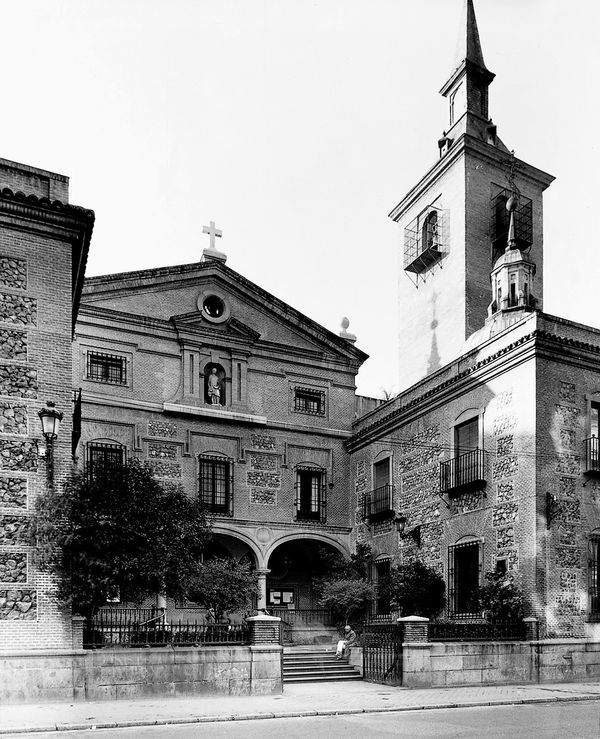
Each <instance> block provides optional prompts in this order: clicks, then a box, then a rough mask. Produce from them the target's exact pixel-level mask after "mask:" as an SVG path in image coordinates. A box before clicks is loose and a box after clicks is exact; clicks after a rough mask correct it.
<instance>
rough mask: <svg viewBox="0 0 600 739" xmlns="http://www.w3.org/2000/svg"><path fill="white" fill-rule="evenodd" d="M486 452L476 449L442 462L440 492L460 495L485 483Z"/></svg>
mask: <svg viewBox="0 0 600 739" xmlns="http://www.w3.org/2000/svg"><path fill="white" fill-rule="evenodd" d="M485 482H486V481H485V452H484V451H483V449H474V450H473V451H471V452H466V453H465V454H461V455H459V456H458V457H454V459H449V460H448V461H447V462H440V493H448V494H449V495H460V494H461V493H465V492H467V491H469V490H474V489H476V488H480V487H482V486H484V485H485Z"/></svg>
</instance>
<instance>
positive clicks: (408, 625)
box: [398, 616, 429, 642]
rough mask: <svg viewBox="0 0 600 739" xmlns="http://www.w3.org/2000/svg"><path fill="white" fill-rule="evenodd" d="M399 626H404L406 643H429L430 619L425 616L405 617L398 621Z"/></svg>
mask: <svg viewBox="0 0 600 739" xmlns="http://www.w3.org/2000/svg"><path fill="white" fill-rule="evenodd" d="M398 623H399V624H404V641H405V642H428V641H429V619H428V618H425V617H424V616H404V617H401V618H399V619H398Z"/></svg>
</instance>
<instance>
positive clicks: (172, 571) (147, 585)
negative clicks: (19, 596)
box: [31, 459, 210, 622]
mask: <svg viewBox="0 0 600 739" xmlns="http://www.w3.org/2000/svg"><path fill="white" fill-rule="evenodd" d="M31 536H32V542H31V543H32V545H33V546H34V547H35V549H34V552H35V557H36V561H37V564H38V567H39V568H40V569H42V570H43V571H48V572H52V573H54V574H55V575H57V576H58V583H59V585H58V597H59V600H60V601H61V602H62V603H64V604H65V605H70V606H71V607H72V609H73V611H74V612H75V613H80V614H82V615H84V616H86V618H87V619H88V622H91V619H92V618H93V616H94V614H95V613H96V612H97V611H98V609H99V608H101V607H102V606H103V605H105V604H106V603H107V600H108V598H109V597H110V596H111V595H112V594H114V593H121V595H122V596H126V597H127V599H128V600H131V601H134V602H137V601H140V600H141V599H142V598H144V597H145V596H148V595H150V594H152V593H156V592H166V593H167V594H169V595H182V594H183V593H184V592H185V588H186V584H187V581H188V580H189V579H190V578H191V577H192V575H193V573H194V572H195V571H196V568H197V565H198V562H199V561H200V559H201V555H202V551H203V549H204V546H205V544H206V543H207V541H208V538H209V537H210V525H209V522H208V520H207V517H206V514H205V511H204V508H203V507H202V505H201V504H200V503H199V502H198V501H196V500H192V499H191V498H188V497H187V496H186V495H185V493H184V492H183V490H181V489H180V488H178V487H169V488H163V487H162V486H161V485H160V483H159V482H158V481H157V480H156V479H155V478H154V476H153V473H152V470H151V468H150V467H149V466H148V465H147V464H145V463H143V462H140V461H139V460H137V459H132V460H129V461H127V462H126V463H124V464H110V465H101V466H96V467H95V468H94V474H93V475H89V474H88V475H86V474H84V473H77V474H75V475H73V476H71V477H70V478H69V479H68V480H67V481H66V483H65V485H64V486H63V489H62V490H61V491H58V490H56V489H50V490H48V491H47V492H46V493H44V494H43V495H42V496H40V498H38V501H37V504H36V511H35V513H34V516H33V517H32V528H31Z"/></svg>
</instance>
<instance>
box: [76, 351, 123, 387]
mask: <svg viewBox="0 0 600 739" xmlns="http://www.w3.org/2000/svg"><path fill="white" fill-rule="evenodd" d="M86 378H87V379H88V380H96V381H97V382H107V383H110V384H111V385H126V384H127V359H126V358H125V357H122V356H119V355H118V354H104V353H103V352H88V353H87V372H86Z"/></svg>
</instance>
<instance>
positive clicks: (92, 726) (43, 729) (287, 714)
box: [0, 694, 600, 736]
mask: <svg viewBox="0 0 600 739" xmlns="http://www.w3.org/2000/svg"><path fill="white" fill-rule="evenodd" d="M583 701H600V695H598V694H591V695H570V696H565V697H562V696H561V697H556V696H552V697H548V698H515V699H506V700H489V701H461V702H460V703H430V704H429V705H421V706H419V705H415V706H382V707H381V708H341V709H338V710H334V709H329V708H324V709H321V710H314V711H282V712H280V713H274V712H272V711H268V712H265V713H241V714H231V715H225V714H218V715H215V716H195V717H189V716H188V717H186V718H177V717H174V718H166V719H156V720H154V721H153V720H151V719H148V720H143V719H141V720H137V721H109V722H96V723H93V722H90V723H85V724H84V723H73V724H48V725H46V726H20V727H16V728H13V729H8V728H2V727H0V735H2V736H10V735H11V734H42V733H50V732H54V731H94V730H98V729H130V728H136V727H140V726H169V725H175V724H178V725H182V724H190V725H192V724H206V723H223V722H226V721H258V720H267V719H274V718H279V719H281V718H307V717H308V718H314V717H315V716H352V715H354V716H356V715H359V714H364V713H404V712H406V711H440V710H444V709H449V708H477V707H479V706H523V705H532V704H536V703H567V702H583Z"/></svg>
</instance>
